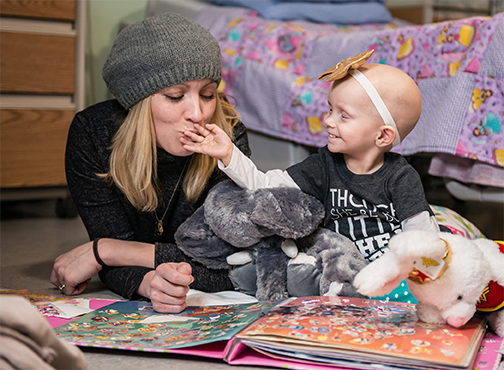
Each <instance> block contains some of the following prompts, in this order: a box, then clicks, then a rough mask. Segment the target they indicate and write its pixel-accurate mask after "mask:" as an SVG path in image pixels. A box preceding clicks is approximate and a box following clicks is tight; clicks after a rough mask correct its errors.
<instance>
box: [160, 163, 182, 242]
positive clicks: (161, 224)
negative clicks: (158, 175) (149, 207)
mask: <svg viewBox="0 0 504 370" xmlns="http://www.w3.org/2000/svg"><path fill="white" fill-rule="evenodd" d="M187 162H188V160H187V159H186V161H185V163H184V168H183V169H182V172H181V173H180V176H179V178H178V180H177V184H175V189H173V193H172V195H171V197H170V200H169V201H168V205H167V206H166V209H165V211H164V213H163V217H161V219H159V218H158V215H157V212H156V211H154V215H155V216H156V220H157V221H156V225H155V226H154V236H161V235H163V232H164V229H163V220H164V218H165V216H166V213H167V212H168V208H170V204H171V201H172V200H173V197H174V196H175V193H176V192H177V189H178V186H179V184H180V180H182V177H183V176H184V173H185V169H186V167H187Z"/></svg>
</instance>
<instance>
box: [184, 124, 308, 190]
mask: <svg viewBox="0 0 504 370" xmlns="http://www.w3.org/2000/svg"><path fill="white" fill-rule="evenodd" d="M194 127H195V129H196V130H197V132H193V131H186V132H184V135H185V137H183V138H181V139H180V141H181V142H182V144H184V148H185V149H186V150H190V151H192V152H195V153H203V154H206V155H209V156H210V157H214V158H217V159H219V168H220V169H221V170H222V171H223V172H224V173H225V174H226V175H228V176H229V178H230V179H231V180H233V181H234V182H235V183H236V184H237V185H238V186H240V187H242V188H247V189H251V190H256V189H260V188H270V187H279V186H285V187H294V188H299V187H298V186H297V184H296V183H295V182H294V180H292V178H291V177H290V176H289V174H288V173H287V171H282V170H270V171H268V172H266V173H264V172H262V171H260V170H259V169H257V167H256V165H255V164H254V162H252V160H251V159H250V158H248V157H247V156H246V155H244V154H243V153H242V152H241V151H240V150H239V149H238V148H237V147H235V146H234V145H233V143H232V142H231V139H230V138H229V136H227V135H226V133H225V132H224V131H223V130H222V129H221V128H220V127H218V126H216V125H214V124H208V125H206V126H205V127H202V126H200V125H198V124H194Z"/></svg>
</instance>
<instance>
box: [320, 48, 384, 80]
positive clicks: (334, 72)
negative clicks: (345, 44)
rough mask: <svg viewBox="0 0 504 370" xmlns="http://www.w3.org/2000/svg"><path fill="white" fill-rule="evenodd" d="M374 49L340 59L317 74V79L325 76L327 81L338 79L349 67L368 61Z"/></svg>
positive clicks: (346, 72) (345, 73) (358, 65)
mask: <svg viewBox="0 0 504 370" xmlns="http://www.w3.org/2000/svg"><path fill="white" fill-rule="evenodd" d="M373 52H374V50H373V49H371V50H369V51H366V52H364V53H360V54H357V55H355V56H353V57H351V58H348V59H345V60H342V61H341V62H339V63H338V64H336V65H335V66H334V67H331V68H329V69H328V70H327V71H325V72H324V73H322V74H321V75H320V76H319V78H318V79H319V80H323V79H324V78H327V81H328V82H329V81H336V80H340V79H342V78H343V77H345V76H346V75H347V74H348V70H349V69H357V68H359V67H360V66H362V65H363V64H364V63H366V62H367V61H368V59H369V58H370V57H371V55H372V54H373Z"/></svg>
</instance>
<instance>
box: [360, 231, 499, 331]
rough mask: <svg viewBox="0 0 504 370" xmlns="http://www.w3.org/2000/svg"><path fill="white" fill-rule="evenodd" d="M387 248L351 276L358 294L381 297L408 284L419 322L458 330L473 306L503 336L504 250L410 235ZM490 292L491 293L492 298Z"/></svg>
mask: <svg viewBox="0 0 504 370" xmlns="http://www.w3.org/2000/svg"><path fill="white" fill-rule="evenodd" d="M389 249H390V250H389V251H388V252H387V253H385V254H384V255H383V256H381V257H380V258H378V259H377V260H375V261H373V262H371V263H370V264H368V265H367V266H366V267H364V269H362V270H361V271H360V272H359V273H358V274H357V275H356V276H355V279H354V282H353V284H354V286H355V287H356V288H357V291H358V292H359V293H361V294H364V295H367V296H371V297H373V296H381V295H385V294H388V293H390V292H391V291H392V290H393V289H394V288H395V287H397V286H398V285H399V283H400V282H401V281H402V280H403V279H408V280H407V283H408V287H409V289H410V291H411V293H412V294H413V295H414V296H415V298H416V299H417V300H418V304H417V306H416V308H417V315H418V318H419V319H420V320H422V321H424V322H430V323H438V324H440V323H448V324H450V325H451V326H454V327H460V326H462V325H464V324H466V323H467V322H468V321H469V320H470V319H471V318H472V317H473V315H474V314H475V312H476V310H477V306H478V307H480V308H478V310H480V311H486V312H489V313H488V315H487V319H488V321H489V323H490V326H491V327H492V328H493V330H494V331H495V333H496V334H498V335H499V336H501V337H504V288H503V286H504V246H501V250H499V244H497V243H496V242H493V241H491V240H488V239H474V240H471V239H468V238H466V237H463V236H460V235H454V234H450V233H433V232H429V231H419V230H410V231H405V232H403V233H401V234H398V235H396V236H394V237H393V238H392V239H391V240H390V243H389ZM491 293H497V295H496V296H495V298H491V296H490V294H491ZM495 299H497V301H496V300H495ZM495 308H501V309H500V310H494V309H495Z"/></svg>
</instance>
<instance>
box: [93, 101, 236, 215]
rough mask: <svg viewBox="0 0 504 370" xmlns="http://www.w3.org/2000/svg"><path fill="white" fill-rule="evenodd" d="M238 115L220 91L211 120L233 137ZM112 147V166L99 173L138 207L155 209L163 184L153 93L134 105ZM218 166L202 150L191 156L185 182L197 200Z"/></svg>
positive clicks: (213, 159)
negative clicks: (159, 166) (158, 161)
mask: <svg viewBox="0 0 504 370" xmlns="http://www.w3.org/2000/svg"><path fill="white" fill-rule="evenodd" d="M238 118H239V117H238V113H237V112H236V110H235V108H234V107H233V105H232V104H231V103H229V100H228V99H227V97H226V95H225V94H224V93H221V92H218V93H217V103H216V107H215V112H214V114H213V116H212V119H211V120H210V123H214V124H216V125H217V126H219V127H220V128H221V129H222V130H223V131H224V132H225V133H226V134H228V136H229V137H230V138H231V139H233V127H234V126H235V125H236V123H237V122H238ZM111 149H112V153H111V155H110V170H109V172H108V173H105V174H99V176H100V177H103V178H104V179H106V180H107V181H110V182H113V183H114V184H115V185H117V186H118V187H119V189H121V191H122V192H123V193H124V195H125V196H126V198H128V200H129V201H130V202H131V204H132V205H133V206H134V207H135V208H136V209H138V210H140V211H143V212H152V211H154V210H155V209H156V208H157V206H158V203H159V197H160V195H161V194H160V192H161V191H163V189H160V188H159V186H160V185H159V183H158V177H157V146H156V133H155V131H154V122H153V120H152V113H151V97H150V96H149V97H147V98H145V99H143V100H141V101H139V102H138V103H136V104H135V105H134V106H132V107H131V109H130V111H129V113H128V115H127V116H126V118H125V120H124V122H123V123H122V125H121V126H120V128H119V130H118V131H117V133H116V134H115V136H114V139H113V140H112V145H111ZM216 166H217V159H215V158H212V157H209V156H207V155H205V154H200V153H194V154H193V155H192V156H191V161H190V162H189V167H188V169H187V172H186V174H185V176H184V181H183V185H182V188H183V190H184V192H185V194H186V197H187V199H189V200H190V201H196V200H197V199H198V198H199V196H200V195H201V194H202V193H203V191H204V190H205V188H206V186H207V183H208V180H209V179H210V176H211V175H212V172H213V171H214V169H215V167H216Z"/></svg>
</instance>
